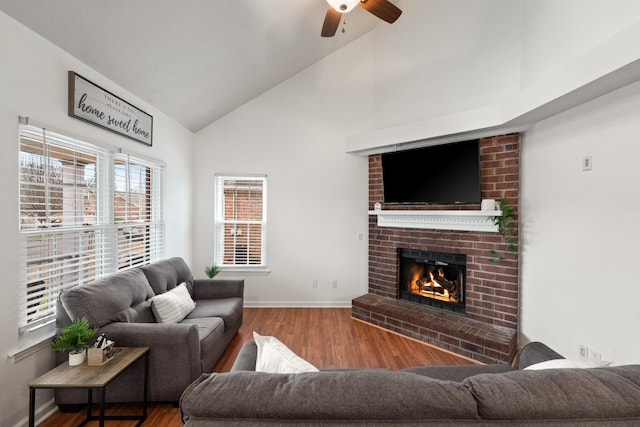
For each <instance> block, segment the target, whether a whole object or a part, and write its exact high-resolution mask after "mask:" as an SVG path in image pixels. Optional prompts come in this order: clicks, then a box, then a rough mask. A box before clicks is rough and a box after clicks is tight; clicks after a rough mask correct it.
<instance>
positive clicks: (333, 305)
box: [244, 300, 351, 308]
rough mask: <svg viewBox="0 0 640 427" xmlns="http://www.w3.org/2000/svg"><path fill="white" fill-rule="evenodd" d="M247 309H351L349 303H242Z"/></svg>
mask: <svg viewBox="0 0 640 427" xmlns="http://www.w3.org/2000/svg"><path fill="white" fill-rule="evenodd" d="M244 306H245V307H247V308H351V300H349V301H247V300H245V301H244Z"/></svg>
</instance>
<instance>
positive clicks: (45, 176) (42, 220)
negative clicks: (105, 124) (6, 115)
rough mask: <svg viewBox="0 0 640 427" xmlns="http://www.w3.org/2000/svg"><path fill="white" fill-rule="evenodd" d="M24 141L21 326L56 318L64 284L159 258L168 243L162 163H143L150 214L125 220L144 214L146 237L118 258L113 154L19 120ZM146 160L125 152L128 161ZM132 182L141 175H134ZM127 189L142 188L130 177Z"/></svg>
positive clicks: (76, 283) (132, 243) (23, 330)
mask: <svg viewBox="0 0 640 427" xmlns="http://www.w3.org/2000/svg"><path fill="white" fill-rule="evenodd" d="M19 145H20V147H19V153H20V154H19V196H20V198H19V211H20V221H19V231H20V237H21V246H20V254H19V255H20V270H21V274H20V277H21V283H20V302H19V304H20V321H19V325H20V333H21V334H24V333H27V332H29V331H32V330H35V329H38V328H40V327H42V326H44V325H47V324H49V323H52V322H53V321H54V320H55V309H56V301H57V298H58V294H59V293H60V292H61V291H62V290H64V289H67V288H71V287H74V286H79V285H83V284H86V283H89V282H92V281H94V280H95V279H97V278H99V277H102V276H104V275H106V274H108V273H111V272H114V271H116V269H117V268H127V267H130V266H132V265H140V264H143V263H149V262H151V261H152V260H155V259H157V258H158V256H159V255H158V254H159V253H161V252H162V249H163V243H162V242H163V233H162V215H161V201H160V197H161V194H162V188H161V175H162V173H161V172H162V167H161V165H159V164H153V163H152V162H147V163H148V165H146V166H144V167H145V169H144V174H145V179H146V181H145V182H144V183H143V186H144V192H145V194H146V195H145V196H144V199H145V200H146V206H145V207H143V208H141V209H142V210H143V211H145V212H146V213H147V214H146V216H144V217H143V216H142V215H141V214H139V213H138V214H135V213H133V212H128V213H127V214H128V216H127V217H126V218H127V221H128V222H126V223H125V224H123V225H124V226H129V232H131V229H132V227H131V226H132V225H133V224H134V223H135V224H138V222H136V221H138V218H141V220H142V221H144V222H145V224H146V227H147V228H145V229H144V232H143V235H144V236H145V237H144V239H141V240H140V239H139V241H138V240H135V239H130V240H129V241H128V246H127V247H126V249H124V250H125V251H127V255H128V256H129V258H128V259H127V262H124V263H121V262H120V246H119V245H116V242H117V241H118V239H119V237H118V235H119V233H117V232H116V230H118V227H117V226H116V224H115V221H114V218H115V214H116V205H117V203H116V202H115V200H116V198H117V197H118V196H120V194H116V193H115V191H114V189H115V188H117V187H118V185H117V184H115V181H116V176H117V173H116V172H115V171H116V169H117V167H116V166H115V165H116V164H117V161H116V158H115V156H114V154H113V153H111V152H109V151H108V150H106V149H103V148H101V147H98V146H95V145H93V144H89V143H86V142H83V141H79V140H76V139H73V138H69V137H65V136H62V135H58V134H54V133H51V132H48V131H45V130H43V129H40V128H36V127H34V126H21V127H20V138H19ZM118 156H121V155H118ZM118 159H120V157H118ZM141 163H142V162H141V161H138V162H131V161H130V160H129V159H126V156H125V161H124V164H127V165H129V164H141ZM133 169H135V168H133ZM130 182H135V183H138V182H141V181H140V178H139V177H136V178H133V177H131V178H130ZM127 191H128V192H130V193H136V194H138V193H139V192H140V188H139V187H136V188H133V186H132V185H131V183H130V184H129V187H127ZM125 195H126V194H125ZM128 197H129V198H132V196H128ZM140 197H142V196H140ZM136 215H137V216H136ZM134 217H135V218H136V219H135V221H134V220H133V219H132V218H134ZM140 248H143V249H144V251H143V252H144V254H145V257H144V258H143V259H142V260H139V258H136V255H133V254H135V253H137V252H140ZM133 259H135V260H136V262H135V263H134V262H132V260H133Z"/></svg>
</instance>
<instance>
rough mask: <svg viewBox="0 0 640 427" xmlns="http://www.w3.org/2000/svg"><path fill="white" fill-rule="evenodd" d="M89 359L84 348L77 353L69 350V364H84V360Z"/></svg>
mask: <svg viewBox="0 0 640 427" xmlns="http://www.w3.org/2000/svg"><path fill="white" fill-rule="evenodd" d="M86 359H87V350H82V351H81V352H78V353H75V352H72V351H70V352H69V366H78V365H82V364H83V363H84V361H85V360H86Z"/></svg>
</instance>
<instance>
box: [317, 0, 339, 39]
mask: <svg viewBox="0 0 640 427" xmlns="http://www.w3.org/2000/svg"><path fill="white" fill-rule="evenodd" d="M341 19H342V14H341V13H340V12H338V11H337V10H335V9H334V8H332V7H331V6H329V9H328V10H327V14H326V15H325V17H324V23H323V24H322V32H321V33H320V35H321V36H322V37H333V36H334V35H335V34H336V31H337V30H338V26H339V25H340V20H341Z"/></svg>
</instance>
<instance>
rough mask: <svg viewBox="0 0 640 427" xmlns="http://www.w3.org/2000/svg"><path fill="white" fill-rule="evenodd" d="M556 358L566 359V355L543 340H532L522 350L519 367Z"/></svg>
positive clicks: (522, 367)
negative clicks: (559, 352) (557, 351)
mask: <svg viewBox="0 0 640 427" xmlns="http://www.w3.org/2000/svg"><path fill="white" fill-rule="evenodd" d="M555 359H564V357H563V356H562V355H560V354H558V353H556V352H555V351H553V350H552V349H551V348H549V347H548V346H547V345H545V344H543V343H541V342H538V341H534V342H530V343H529V344H527V345H525V346H524V347H523V348H522V350H520V355H519V357H518V369H524V368H526V367H527V366H531V365H535V364H536V363H540V362H546V361H547V360H555Z"/></svg>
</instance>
